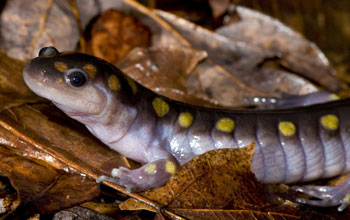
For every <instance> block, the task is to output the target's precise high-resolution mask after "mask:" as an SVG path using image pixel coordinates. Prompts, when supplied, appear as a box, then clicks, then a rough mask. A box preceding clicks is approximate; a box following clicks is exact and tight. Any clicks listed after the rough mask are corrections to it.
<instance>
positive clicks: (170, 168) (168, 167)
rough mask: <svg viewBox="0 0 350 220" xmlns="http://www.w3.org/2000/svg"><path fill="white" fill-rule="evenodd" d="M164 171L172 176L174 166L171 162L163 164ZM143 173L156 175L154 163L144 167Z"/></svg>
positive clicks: (174, 169)
mask: <svg viewBox="0 0 350 220" xmlns="http://www.w3.org/2000/svg"><path fill="white" fill-rule="evenodd" d="M165 170H166V172H168V173H170V174H174V173H175V171H176V166H175V164H174V163H173V162H171V161H167V162H166V163H165ZM145 172H146V173H149V174H156V172H157V170H156V165H155V164H154V163H150V164H148V165H147V166H146V167H145Z"/></svg>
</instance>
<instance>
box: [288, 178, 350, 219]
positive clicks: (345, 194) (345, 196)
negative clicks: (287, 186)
mask: <svg viewBox="0 0 350 220" xmlns="http://www.w3.org/2000/svg"><path fill="white" fill-rule="evenodd" d="M292 189H294V190H296V191H298V192H302V193H305V194H307V195H309V196H312V197H315V198H316V199H304V198H297V199H296V201H297V202H299V203H303V204H307V205H313V206H320V207H329V206H338V205H340V206H339V207H338V211H339V212H342V211H344V210H345V209H346V208H347V207H348V206H349V205H350V178H348V179H347V180H346V181H345V182H344V183H343V184H342V185H339V186H311V185H310V186H294V187H292Z"/></svg>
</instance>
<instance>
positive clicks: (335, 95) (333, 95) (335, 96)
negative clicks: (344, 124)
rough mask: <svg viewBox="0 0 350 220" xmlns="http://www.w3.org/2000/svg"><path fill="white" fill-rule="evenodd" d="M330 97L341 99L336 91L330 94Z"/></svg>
mask: <svg viewBox="0 0 350 220" xmlns="http://www.w3.org/2000/svg"><path fill="white" fill-rule="evenodd" d="M329 98H330V99H331V100H338V99H340V97H339V96H338V95H337V94H335V93H332V94H330V95H329Z"/></svg>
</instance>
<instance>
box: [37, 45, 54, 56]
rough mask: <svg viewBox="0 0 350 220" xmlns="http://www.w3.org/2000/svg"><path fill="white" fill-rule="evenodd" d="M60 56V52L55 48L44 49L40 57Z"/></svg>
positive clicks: (40, 52)
mask: <svg viewBox="0 0 350 220" xmlns="http://www.w3.org/2000/svg"><path fill="white" fill-rule="evenodd" d="M58 54H59V52H58V50H57V49H56V48H54V47H43V48H41V50H40V51H39V57H41V56H48V57H53V56H56V55H58Z"/></svg>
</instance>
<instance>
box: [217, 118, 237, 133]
mask: <svg viewBox="0 0 350 220" xmlns="http://www.w3.org/2000/svg"><path fill="white" fill-rule="evenodd" d="M216 128H217V129H218V130H220V131H223V132H228V133H230V132H232V131H233V129H235V122H234V121H233V120H232V119H231V118H220V119H219V121H218V122H217V123H216Z"/></svg>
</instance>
